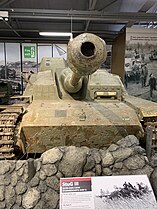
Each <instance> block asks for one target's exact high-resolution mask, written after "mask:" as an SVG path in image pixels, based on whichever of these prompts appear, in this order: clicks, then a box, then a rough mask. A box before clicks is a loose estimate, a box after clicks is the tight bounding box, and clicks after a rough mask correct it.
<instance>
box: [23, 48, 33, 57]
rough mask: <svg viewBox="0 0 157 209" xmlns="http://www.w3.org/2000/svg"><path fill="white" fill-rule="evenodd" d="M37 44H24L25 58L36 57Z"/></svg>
mask: <svg viewBox="0 0 157 209" xmlns="http://www.w3.org/2000/svg"><path fill="white" fill-rule="evenodd" d="M35 55H36V53H35V46H24V58H35Z"/></svg>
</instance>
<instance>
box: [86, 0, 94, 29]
mask: <svg viewBox="0 0 157 209" xmlns="http://www.w3.org/2000/svg"><path fill="white" fill-rule="evenodd" d="M96 3H97V0H90V4H89V10H94V8H95V5H96ZM89 24H90V20H88V21H86V27H85V31H87V30H88V27H89Z"/></svg>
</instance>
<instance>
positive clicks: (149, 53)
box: [124, 29, 157, 102]
mask: <svg viewBox="0 0 157 209" xmlns="http://www.w3.org/2000/svg"><path fill="white" fill-rule="evenodd" d="M124 70H125V79H124V84H125V87H126V89H127V92H128V93H129V94H130V95H133V96H138V97H141V98H143V99H147V100H151V101H154V102H157V91H156V79H157V32H156V30H154V31H152V29H132V30H126V47H125V66H124ZM152 77H153V79H152Z"/></svg>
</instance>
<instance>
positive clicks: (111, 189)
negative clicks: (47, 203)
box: [60, 175, 157, 209]
mask: <svg viewBox="0 0 157 209" xmlns="http://www.w3.org/2000/svg"><path fill="white" fill-rule="evenodd" d="M130 206H131V208H132V209H148V208H151V209H157V203H156V199H155V196H154V193H153V190H152V187H151V185H150V182H149V180H148V178H147V176H146V175H130V176H102V177H80V178H62V179H61V180H60V209H117V208H118V209H119V208H123V209H130Z"/></svg>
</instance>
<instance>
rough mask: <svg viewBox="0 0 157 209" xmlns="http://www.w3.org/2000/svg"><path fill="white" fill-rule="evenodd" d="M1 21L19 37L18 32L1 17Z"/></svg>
mask: <svg viewBox="0 0 157 209" xmlns="http://www.w3.org/2000/svg"><path fill="white" fill-rule="evenodd" d="M2 21H3V22H4V23H5V24H6V25H7V26H8V27H9V28H10V29H11V30H12V31H13V32H14V33H15V34H16V35H17V36H18V37H21V36H20V34H19V33H18V32H17V31H16V30H15V29H14V28H13V27H12V26H11V25H10V24H9V23H8V22H7V21H5V19H3V18H2Z"/></svg>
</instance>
